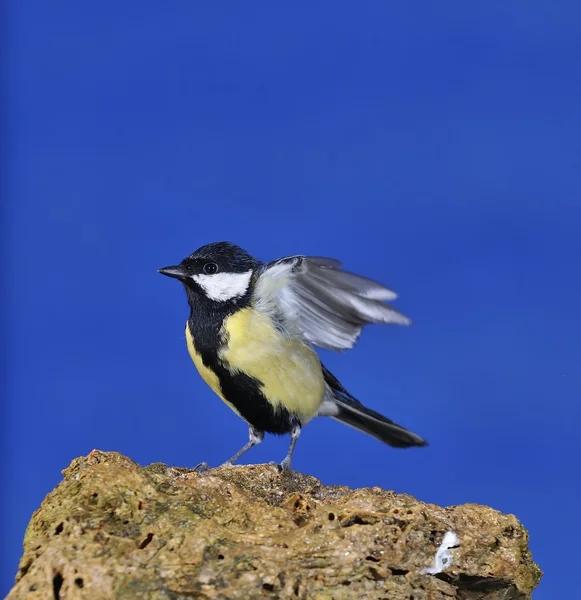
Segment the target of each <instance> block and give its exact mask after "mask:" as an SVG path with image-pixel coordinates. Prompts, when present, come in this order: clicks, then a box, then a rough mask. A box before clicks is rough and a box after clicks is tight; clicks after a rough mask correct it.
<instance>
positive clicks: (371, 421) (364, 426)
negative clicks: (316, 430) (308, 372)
mask: <svg viewBox="0 0 581 600" xmlns="http://www.w3.org/2000/svg"><path fill="white" fill-rule="evenodd" d="M321 366H322V367H323V373H324V375H325V381H326V382H327V385H328V386H329V387H330V388H331V390H332V391H333V401H334V405H335V407H336V409H337V411H338V412H336V413H335V412H333V414H331V415H330V416H332V417H333V418H334V419H337V420H338V421H341V422H342V423H345V424H346V425H350V426H351V427H355V429H359V430H360V431H363V432H364V433H367V434H369V435H371V436H373V437H374V438H376V439H378V440H380V441H381V442H384V443H385V444H389V445H390V446H393V447H395V448H410V447H412V446H427V445H428V442H426V440H424V439H422V438H421V437H420V436H419V435H416V434H415V433H413V432H411V431H409V430H408V429H406V428H405V427H402V426H401V425H398V424H397V423H396V422H395V421H392V420H391V419H388V418H387V417H384V416H383V415H381V414H380V413H378V412H375V411H374V410H372V409H371V408H367V407H366V406H364V405H363V404H361V402H359V400H357V399H356V398H354V397H353V396H352V395H351V394H350V393H349V392H348V391H347V390H346V389H345V388H344V387H343V385H341V383H340V381H339V380H338V379H337V378H336V377H335V376H334V375H333V374H332V373H331V372H330V371H328V370H327V369H326V368H325V367H324V366H323V365H321Z"/></svg>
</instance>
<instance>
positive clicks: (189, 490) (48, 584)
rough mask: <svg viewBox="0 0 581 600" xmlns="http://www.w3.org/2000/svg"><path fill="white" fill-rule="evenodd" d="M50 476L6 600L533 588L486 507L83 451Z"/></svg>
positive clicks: (532, 578)
mask: <svg viewBox="0 0 581 600" xmlns="http://www.w3.org/2000/svg"><path fill="white" fill-rule="evenodd" d="M63 474H64V480H63V481H62V482H61V483H60V484H59V485H58V487H57V488H56V489H55V490H53V491H52V492H51V493H50V494H48V496H47V497H46V498H45V500H44V502H43V503H42V505H41V507H40V508H39V509H38V510H37V511H36V512H35V513H34V515H33V516H32V519H31V521H30V524H29V526H28V528H27V531H26V536H25V539H24V555H23V557H22V559H21V561H20V568H19V572H18V575H17V580H16V584H15V585H14V587H13V589H12V591H11V592H10V594H9V595H8V598H9V599H10V600H24V599H26V600H36V599H38V600H40V599H42V600H46V599H47V598H54V599H55V600H71V599H81V598H83V599H90V600H100V599H109V598H111V599H119V600H123V599H131V600H135V599H142V598H143V599H153V598H156V599H157V598H164V599H168V600H186V599H191V598H204V599H205V598H208V599H209V598H220V599H237V598H242V599H244V600H249V599H252V598H261V599H262V598H273V599H275V598H283V599H284V598H289V599H290V598H295V599H296V598H305V599H313V600H322V599H330V598H334V599H337V600H339V599H343V598H344V599H348V598H349V599H352V598H370V599H373V598H383V599H386V600H410V599H412V598H413V600H428V599H429V600H439V599H442V600H444V599H445V600H451V599H454V598H456V599H470V600H484V599H487V600H509V599H519V600H524V599H526V598H529V597H530V594H531V592H532V590H533V588H534V587H535V586H536V585H537V583H538V581H539V579H540V577H541V571H540V569H539V568H538V567H537V565H536V564H535V563H534V562H533V561H532V558H531V554H530V552H529V550H528V534H527V532H526V531H525V529H524V528H523V527H522V525H521V524H520V523H519V521H518V520H517V519H516V517H514V516H512V515H504V514H501V513H499V512H497V511H495V510H493V509H491V508H488V507H486V506H478V505H474V504H469V505H464V506H452V507H448V508H440V507H438V506H434V505H431V504H424V503H423V502H420V501H418V500H416V499H414V498H412V497H411V496H407V495H405V494H395V493H394V492H389V491H385V490H383V489H380V488H377V487H374V488H367V489H358V490H351V489H349V488H347V487H340V486H329V487H328V486H324V485H322V484H321V483H320V482H319V481H318V480H317V479H315V478H314V477H309V476H306V475H301V474H299V473H294V474H292V475H285V474H279V472H278V470H277V469H276V467H274V466H270V465H255V466H237V467H224V468H218V469H211V470H209V471H207V472H205V473H198V472H196V471H192V470H187V469H181V468H175V467H168V466H166V465H163V464H158V463H156V464H152V465H149V466H147V467H141V466H139V465H137V464H136V463H134V462H133V461H132V460H130V459H129V458H126V457H125V456H122V455H121V454H118V453H115V452H99V451H96V450H94V451H93V452H91V453H90V454H89V455H88V456H87V457H82V458H77V459H75V460H74V461H73V462H72V463H71V465H70V466H69V467H68V468H67V469H65V470H64V471H63ZM448 532H450V533H449V534H448V535H447V536H446V534H447V533H448ZM453 534H455V536H456V538H454V535H453ZM445 536H446V541H445V543H444V544H443V543H442V542H443V540H444V537H445ZM454 544H457V545H456V546H455V547H453V548H447V547H448V546H451V545H452V546H453V545H454Z"/></svg>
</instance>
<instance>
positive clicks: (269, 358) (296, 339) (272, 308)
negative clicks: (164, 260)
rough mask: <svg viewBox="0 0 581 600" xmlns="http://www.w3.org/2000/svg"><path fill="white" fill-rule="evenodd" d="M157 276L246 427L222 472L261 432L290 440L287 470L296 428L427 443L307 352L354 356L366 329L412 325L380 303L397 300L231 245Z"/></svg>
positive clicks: (217, 388)
mask: <svg viewBox="0 0 581 600" xmlns="http://www.w3.org/2000/svg"><path fill="white" fill-rule="evenodd" d="M159 272H160V273H162V274H163V275H167V276H168V277H173V278H175V279H178V280H179V281H181V282H182V284H183V285H184V288H185V290H186V294H187V298H188V304H189V306H190V315H189V318H188V320H187V322H186V341H187V346H188V351H189V354H190V357H191V359H192V361H193V362H194V364H195V366H196V368H197V369H198V371H199V373H200V375H201V376H202V378H203V379H204V381H205V382H206V383H207V384H208V385H209V386H210V387H211V388H212V390H213V391H214V392H215V393H216V394H217V395H218V396H219V397H220V398H221V399H222V400H223V401H224V402H225V403H226V404H227V405H228V406H229V407H230V408H231V409H232V410H233V411H234V412H235V413H237V414H238V415H239V416H240V417H242V419H244V420H245V421H246V422H247V423H248V429H249V440H248V442H247V443H246V444H245V445H244V446H243V447H242V448H241V449H240V450H239V451H238V452H236V454H234V456H232V458H230V460H228V461H227V462H226V463H224V464H226V465H229V464H232V463H234V462H235V461H236V460H238V459H239V458H240V457H241V456H242V455H243V454H245V453H246V452H247V451H248V450H250V448H252V447H253V446H255V445H256V444H258V443H260V442H261V441H262V440H263V438H264V433H265V432H268V433H274V434H287V433H288V434H290V438H291V442H290V447H289V450H288V453H287V455H286V457H285V459H284V460H283V461H282V463H281V464H280V468H281V469H282V470H284V471H290V470H291V459H292V454H293V451H294V448H295V444H296V442H297V439H298V438H299V435H300V433H301V429H302V427H303V426H304V425H306V424H307V423H308V422H309V421H310V420H311V419H312V418H313V417H321V416H325V417H332V418H334V419H336V420H338V421H342V422H343V423H346V424H347V425H351V426H352V427H355V428H356V429H359V430H360V431H363V432H365V433H367V434H369V435H372V436H373V437H375V438H377V439H379V440H381V441H382V442H385V443H386V444H389V445H390V446H395V447H398V448H408V447H410V446H425V445H426V441H425V440H423V439H422V438H421V437H420V436H418V435H416V434H415V433H412V432H411V431H408V430H407V429H405V428H404V427H402V426H401V425H398V424H397V423H395V422H394V421H392V420H390V419H388V418H387V417H384V416H383V415H381V414H379V413H377V412H375V411H374V410H371V409H370V408H367V407H365V406H364V405H363V404H362V403H361V402H359V400H357V399H356V398H354V397H353V396H352V395H351V394H350V393H349V392H348V391H347V390H346V389H345V388H344V387H343V386H342V385H341V383H340V382H339V381H338V379H337V378H336V377H334V376H333V375H332V374H331V373H330V372H329V370H328V369H326V368H325V366H324V365H323V364H322V362H321V360H320V358H319V356H318V354H317V353H316V352H315V350H314V349H313V346H318V347H321V348H329V349H332V350H337V351H341V350H345V349H349V348H352V347H353V346H354V345H355V343H356V341H357V339H358V337H359V335H360V333H361V330H362V328H363V327H364V326H365V325H367V324H369V323H396V324H399V325H408V324H409V323H410V320H409V319H408V318H407V317H405V316H404V315H402V314H401V313H400V312H398V311H396V310H395V309H393V308H391V307H390V306H388V305H387V304H385V303H384V301H386V300H393V299H395V298H396V294H395V293H394V292H392V291H391V290H389V289H387V288H386V287H384V286H383V285H380V284H379V283H376V282H375V281H372V280H370V279H367V278H365V277H362V276H360V275H356V274H354V273H350V272H348V271H345V270H343V269H342V268H341V263H340V262H338V261H336V260H334V259H331V258H321V257H317V256H288V257H284V258H279V259H278V260H275V261H273V262H269V263H263V262H261V261H259V260H257V259H256V258H254V257H252V256H251V255H250V254H248V252H246V251H245V250H243V249H242V248H240V247H238V246H236V245H234V244H231V243H229V242H215V243H211V244H207V245H205V246H202V247H201V248H199V249H198V250H196V251H195V252H194V253H193V254H190V255H189V256H188V257H186V258H184V260H182V262H181V263H180V264H179V265H177V266H172V267H164V268H162V269H159Z"/></svg>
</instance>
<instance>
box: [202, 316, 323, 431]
mask: <svg viewBox="0 0 581 600" xmlns="http://www.w3.org/2000/svg"><path fill="white" fill-rule="evenodd" d="M223 335H224V336H225V339H226V344H225V346H224V348H223V349H222V350H221V352H220V358H221V359H222V360H223V361H225V362H226V363H228V365H229V367H230V369H231V370H234V371H240V372H242V373H246V374H247V375H250V376H251V377H254V378H255V379H257V380H258V381H260V382H261V383H262V387H261V390H262V393H263V394H264V396H265V397H266V399H267V400H268V401H269V402H270V403H271V404H272V405H273V406H274V407H275V408H278V407H280V406H284V407H285V408H286V409H287V410H289V411H290V412H291V413H294V414H297V415H299V416H300V417H301V419H302V420H303V422H306V421H308V420H309V419H311V418H312V417H313V416H315V414H316V413H317V410H318V409H319V406H320V405H321V402H322V401H323V397H324V394H325V381H324V377H323V373H322V369H321V365H320V362H319V358H318V356H317V354H316V353H315V351H314V350H313V349H312V348H310V347H309V346H307V345H306V344H304V343H303V342H302V341H300V340H298V339H294V338H291V337H289V336H287V335H285V334H282V333H280V332H279V331H277V330H276V329H275V327H274V325H273V323H272V321H271V320H270V318H269V317H268V316H266V315H264V314H262V313H260V312H257V311H255V310H254V309H252V308H245V309H242V310H240V311H238V312H236V313H234V314H233V315H231V316H230V317H228V318H227V319H226V320H225V321H224V325H223ZM194 362H195V361H194ZM202 376H203V375H202ZM210 386H211V387H212V385H211V384H210Z"/></svg>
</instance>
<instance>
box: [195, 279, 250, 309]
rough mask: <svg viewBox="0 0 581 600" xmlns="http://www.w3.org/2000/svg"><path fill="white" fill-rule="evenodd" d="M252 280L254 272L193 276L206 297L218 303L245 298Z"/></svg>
mask: <svg viewBox="0 0 581 600" xmlns="http://www.w3.org/2000/svg"><path fill="white" fill-rule="evenodd" d="M251 278H252V271H246V272H245V273H215V274H213V275H205V274H200V275H192V279H193V280H194V281H195V282H196V283H197V284H198V285H199V286H200V287H201V288H202V289H203V290H204V292H205V293H206V296H208V298H211V299H212V300H217V301H218V302H225V301H226V300H232V299H233V298H238V297H240V296H243V295H244V294H245V293H246V291H247V290H248V286H249V285H250V279H251Z"/></svg>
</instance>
